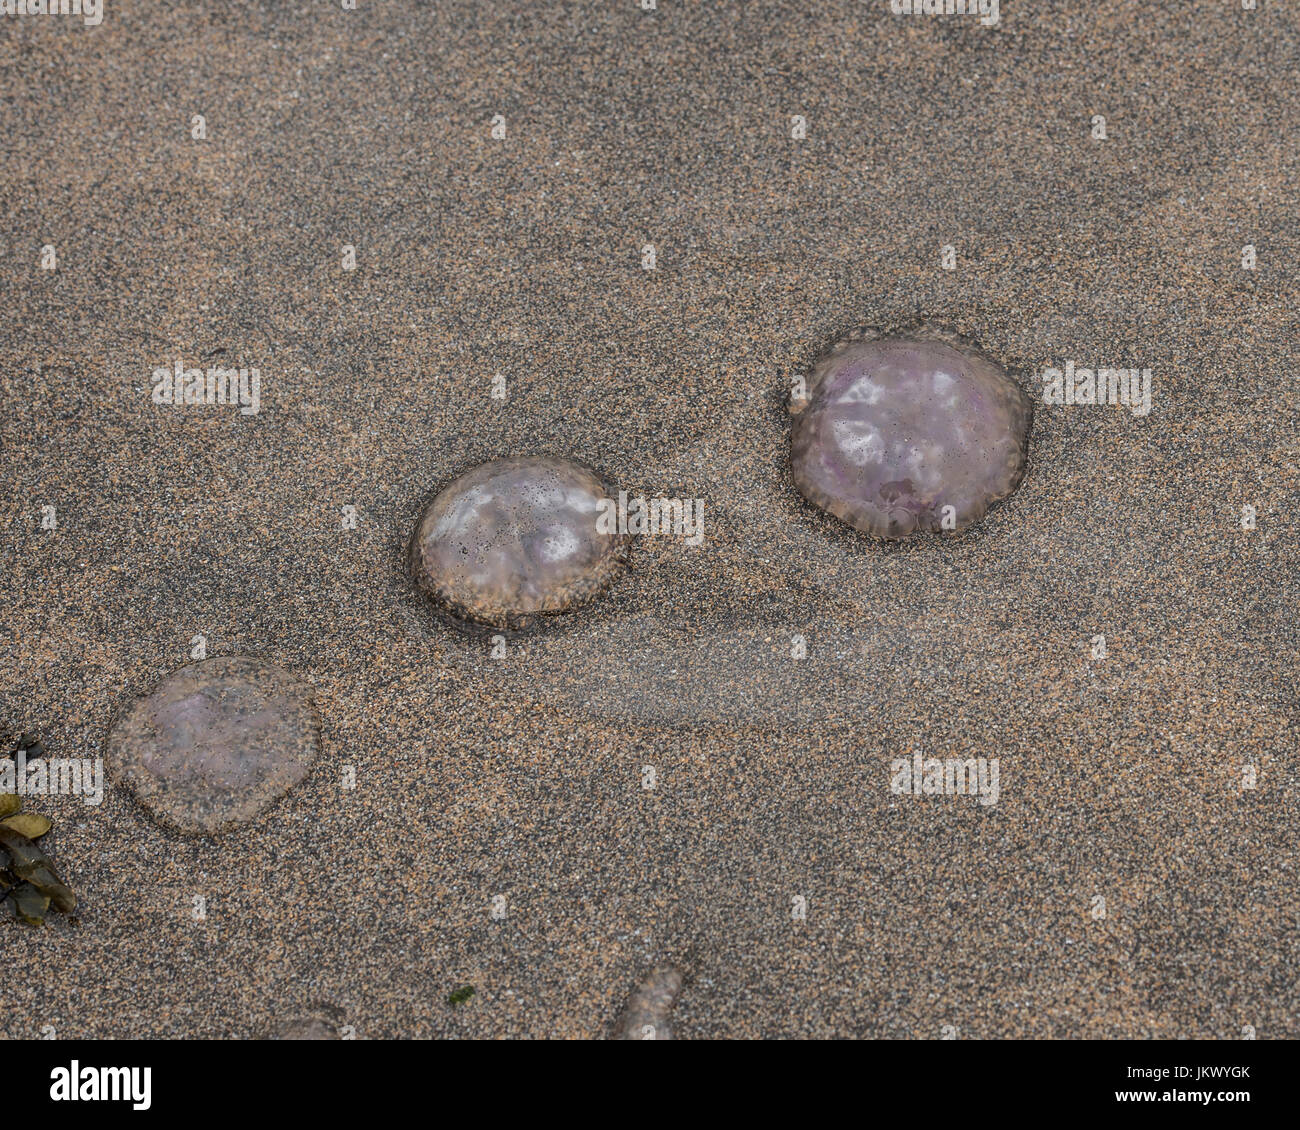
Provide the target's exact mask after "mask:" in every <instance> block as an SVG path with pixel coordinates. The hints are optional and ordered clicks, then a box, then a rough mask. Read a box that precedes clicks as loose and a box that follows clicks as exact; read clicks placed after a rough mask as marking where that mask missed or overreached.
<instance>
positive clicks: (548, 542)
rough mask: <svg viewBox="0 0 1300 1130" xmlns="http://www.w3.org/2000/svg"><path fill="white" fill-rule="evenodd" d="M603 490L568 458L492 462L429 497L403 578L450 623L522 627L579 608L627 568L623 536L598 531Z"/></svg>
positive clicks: (605, 495)
mask: <svg viewBox="0 0 1300 1130" xmlns="http://www.w3.org/2000/svg"><path fill="white" fill-rule="evenodd" d="M610 496H611V492H610V490H609V488H608V487H606V486H605V484H604V483H603V482H601V480H600V479H599V478H598V477H597V476H596V474H595V473H594V472H593V471H590V470H588V469H587V468H586V467H583V466H582V465H580V464H578V463H573V462H570V461H569V460H567V459H554V458H549V457H542V456H532V457H526V458H513V459H497V460H494V461H493V462H491V463H485V464H483V465H482V466H480V467H475V468H474V470H472V471H468V472H466V473H465V474H463V475H461V476H460V477H459V478H458V479H456V480H454V481H453V482H452V483H450V484H449V485H448V486H447V487H446V488H445V489H444V490H442V491H441V492H440V493H439V494H438V495H437V497H436V498H434V500H433V501H432V502H431V503H429V505H428V507H427V508H426V509H425V511H424V513H423V514H422V515H421V516H420V520H419V522H418V523H417V524H416V527H415V533H414V534H413V535H412V537H411V544H410V549H409V565H410V570H411V575H412V576H413V577H414V578H415V582H416V584H417V585H419V587H420V589H421V591H422V592H424V593H425V594H426V595H427V596H428V597H429V598H430V600H431V601H432V602H433V603H434V605H435V606H436V607H438V608H439V609H440V610H442V611H443V612H445V613H447V614H448V615H450V616H451V617H453V618H454V619H456V620H458V621H462V622H468V623H471V624H478V625H481V626H483V627H488V628H499V629H506V630H517V629H521V628H527V627H529V626H531V625H532V624H534V623H535V622H536V620H537V619H538V618H539V617H541V616H545V615H548V614H552V613H557V612H566V611H568V610H570V609H573V608H576V607H578V606H580V605H582V604H586V603H587V602H588V601H590V600H591V599H593V598H594V597H595V596H597V595H598V594H599V593H601V592H603V591H604V590H605V589H606V588H607V587H608V586H609V584H610V583H611V582H612V581H613V580H614V578H615V577H617V576H618V575H619V574H620V573H622V572H623V570H624V569H625V568H626V567H627V550H628V538H627V536H626V535H620V534H618V533H612V532H604V525H603V524H601V523H598V518H600V516H601V513H602V509H603V508H602V506H601V503H602V502H605V501H607V500H608V499H609V498H610Z"/></svg>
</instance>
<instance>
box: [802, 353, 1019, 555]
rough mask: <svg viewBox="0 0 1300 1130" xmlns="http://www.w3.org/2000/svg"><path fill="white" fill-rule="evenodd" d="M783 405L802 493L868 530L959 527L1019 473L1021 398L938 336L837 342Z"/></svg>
mask: <svg viewBox="0 0 1300 1130" xmlns="http://www.w3.org/2000/svg"><path fill="white" fill-rule="evenodd" d="M790 411H791V413H792V414H793V415H794V425H793V428H792V431H791V436H790V455H791V462H792V464H793V469H794V481H795V485H796V486H797V487H798V488H799V491H800V493H801V494H803V496H804V497H805V498H807V499H808V500H809V501H810V502H814V503H816V504H817V505H818V506H820V507H821V508H822V509H823V510H828V511H830V513H832V514H834V515H835V516H836V517H837V518H839V519H841V520H842V521H844V522H847V523H848V524H849V525H850V526H853V527H854V528H855V529H858V530H861V531H862V532H863V533H865V534H870V535H871V536H873V537H877V538H889V539H897V538H904V537H907V536H908V535H909V534H913V533H916V532H918V531H956V530H963V529H965V528H966V527H967V526H969V525H971V524H972V523H973V522H977V521H978V520H979V519H980V518H982V517H983V516H984V513H985V512H986V511H987V510H988V508H989V507H990V506H991V505H992V504H993V503H994V502H997V501H998V499H1001V498H1005V497H1006V496H1007V495H1009V494H1010V493H1011V492H1012V491H1014V490H1015V489H1016V487H1018V486H1019V485H1020V480H1021V479H1022V478H1024V474H1025V453H1026V443H1027V437H1028V432H1029V422H1030V417H1031V414H1032V409H1031V407H1030V401H1029V398H1028V397H1027V396H1026V395H1025V393H1024V392H1023V391H1022V390H1021V389H1020V386H1019V385H1017V384H1016V383H1015V382H1014V381H1013V380H1011V378H1010V377H1008V376H1007V374H1006V373H1005V372H1004V371H1003V370H1002V369H1001V368H1000V367H999V366H998V365H997V364H995V363H994V362H993V361H991V360H989V359H988V358H987V357H984V356H983V355H982V354H979V353H976V352H974V351H972V350H969V349H966V348H964V347H959V346H956V345H953V344H950V343H949V342H948V341H946V340H942V339H940V338H938V337H917V338H903V337H882V338H876V339H874V340H863V339H861V338H856V339H851V340H845V341H842V342H840V343H839V344H838V345H836V346H835V347H833V348H832V349H831V350H830V351H829V352H828V353H827V354H825V356H823V357H822V358H821V360H820V361H818V363H817V364H816V365H815V366H814V368H813V372H812V376H811V379H810V381H809V384H808V388H807V396H806V397H801V398H798V399H796V398H792V399H791V402H790Z"/></svg>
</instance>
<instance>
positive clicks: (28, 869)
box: [0, 824, 77, 914]
mask: <svg viewBox="0 0 1300 1130" xmlns="http://www.w3.org/2000/svg"><path fill="white" fill-rule="evenodd" d="M0 845H2V846H4V847H6V848H8V849H9V854H10V855H11V856H12V857H13V862H12V863H10V865H9V870H11V871H12V872H13V873H14V874H15V875H17V876H18V878H20V879H26V880H27V882H29V883H31V885H32V886H33V887H36V888H38V889H39V890H40V891H41V892H42V893H43V894H47V895H49V896H50V901H51V902H52V903H53V904H54V906H55V907H56V908H57V909H58V910H61V911H63V913H64V914H71V913H72V912H73V911H74V910H76V909H77V896H76V895H74V894H73V893H72V892H71V891H70V890H69V889H68V888H67V887H66V886H64V884H63V880H62V879H60V878H59V876H58V874H57V873H56V872H55V870H54V867H53V866H52V865H51V863H50V861H49V860H48V859H46V858H45V853H44V852H43V851H41V849H40V848H38V847H37V846H36V845H35V844H34V843H32V841H31V840H29V839H28V838H27V837H26V836H24V835H21V834H19V833H18V832H15V831H13V830H12V829H11V828H6V827H5V826H4V825H3V824H0Z"/></svg>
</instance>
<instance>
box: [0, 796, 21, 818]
mask: <svg viewBox="0 0 1300 1130" xmlns="http://www.w3.org/2000/svg"><path fill="white" fill-rule="evenodd" d="M22 806H23V802H22V801H21V800H19V799H18V798H17V797H16V796H14V794H13V793H0V816H11V815H12V814H13V813H15V812H17V811H18V810H19V809H20V808H22Z"/></svg>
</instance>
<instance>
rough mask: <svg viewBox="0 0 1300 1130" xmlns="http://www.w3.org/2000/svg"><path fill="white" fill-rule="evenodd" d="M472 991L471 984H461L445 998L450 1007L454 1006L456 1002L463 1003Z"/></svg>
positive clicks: (473, 990) (470, 995) (471, 994)
mask: <svg viewBox="0 0 1300 1130" xmlns="http://www.w3.org/2000/svg"><path fill="white" fill-rule="evenodd" d="M474 992H475V989H474V986H473V985H462V986H461V987H460V988H459V989H457V990H456V991H455V992H454V993H452V994H451V996H449V997H448V998H447V1003H448V1004H449V1005H451V1006H452V1008H455V1007H456V1006H457V1005H458V1004H464V1003H465V1002H466V1001H467V1000H469V998H470V997H472V996H473V995H474Z"/></svg>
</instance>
